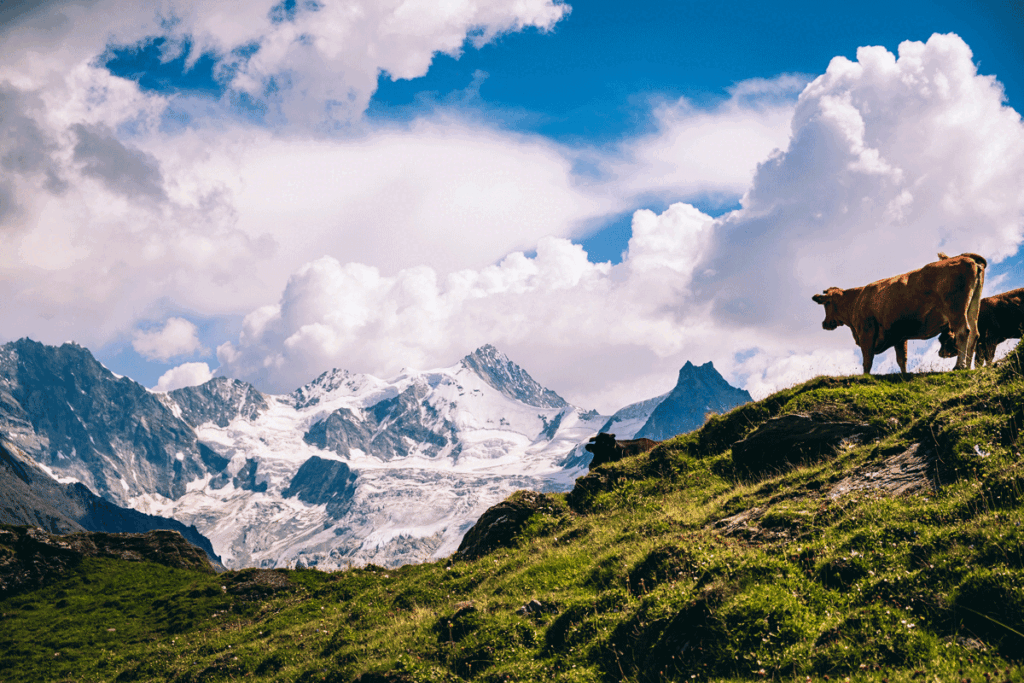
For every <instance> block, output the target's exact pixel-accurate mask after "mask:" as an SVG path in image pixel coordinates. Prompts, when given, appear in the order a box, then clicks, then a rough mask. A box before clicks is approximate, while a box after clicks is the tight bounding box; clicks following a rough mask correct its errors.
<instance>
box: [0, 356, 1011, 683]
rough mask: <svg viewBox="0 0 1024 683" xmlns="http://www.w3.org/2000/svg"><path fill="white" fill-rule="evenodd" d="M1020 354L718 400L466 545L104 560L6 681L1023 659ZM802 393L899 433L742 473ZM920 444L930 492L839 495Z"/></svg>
mask: <svg viewBox="0 0 1024 683" xmlns="http://www.w3.org/2000/svg"><path fill="white" fill-rule="evenodd" d="M1020 355H1021V349H1020V347H1018V350H1017V351H1016V352H1015V355H1014V357H1013V358H1012V359H1011V360H1010V362H1008V363H1006V364H1003V365H1002V366H999V367H996V368H983V369H981V370H975V371H966V372H951V373H934V374H923V375H916V376H912V377H909V378H901V377H896V376H883V377H877V376H873V377H846V378H832V377H820V378H817V379H814V380H811V381H810V382H807V383H805V384H803V385H801V386H798V387H793V388H791V389H787V390H785V391H782V392H779V393H778V394H775V395H773V396H771V397H768V398H767V399H765V400H763V401H759V402H757V403H753V404H748V405H747V406H743V407H741V408H739V409H737V410H734V411H732V412H731V413H729V414H727V415H721V416H714V417H712V418H711V419H710V420H709V421H708V424H707V425H706V426H705V427H704V428H703V429H701V430H699V431H698V432H695V433H692V434H688V435H683V436H680V437H677V438H676V439H673V440H671V441H669V442H666V443H665V444H662V445H661V446H659V447H658V448H656V449H655V450H654V451H652V452H651V453H648V454H644V455H640V456H636V457H633V458H630V459H628V460H626V461H623V462H618V463H611V464H608V465H605V466H602V467H599V468H596V469H595V471H594V472H593V473H591V475H590V476H588V477H587V479H586V480H585V481H584V482H583V483H582V485H581V486H580V487H579V488H578V490H577V492H575V493H574V494H572V495H570V496H566V497H564V498H562V499H560V500H559V503H558V504H557V505H555V506H553V507H552V508H551V510H550V511H549V512H545V513H538V514H536V515H534V517H533V518H531V519H530V520H529V522H528V523H527V524H526V526H525V528H524V530H523V531H522V533H521V534H520V537H519V539H518V543H517V545H516V547H514V548H509V549H501V550H497V551H495V552H493V553H492V554H490V555H486V556H484V557H482V558H480V559H478V560H476V561H473V562H454V563H449V562H438V563H433V564H425V565H417V566H407V567H402V568H400V569H396V570H385V569H382V568H379V567H367V568H362V569H352V570H349V571H344V572H337V573H323V572H318V571H315V570H295V571H284V570H281V571H278V572H276V575H277V576H278V577H279V578H281V579H283V580H282V581H279V583H280V584H281V585H277V586H276V587H274V588H273V589H271V588H267V587H266V586H265V585H264V584H262V583H260V582H259V581H257V580H256V576H257V575H256V573H254V572H253V571H251V570H247V571H245V572H229V573H227V574H223V575H220V576H208V575H202V574H196V573H191V572H186V571H180V570H173V569H168V568H166V567H161V566H157V565H152V564H141V563H134V564H133V563H127V562H121V561H116V560H88V561H86V562H83V563H82V564H81V565H80V566H79V567H78V568H76V569H75V570H73V571H72V572H71V573H69V574H67V575H65V576H64V577H63V578H62V579H60V580H59V581H57V582H56V583H54V584H52V585H50V586H47V587H45V588H42V589H39V590H35V591H32V592H27V593H23V594H20V595H16V596H13V597H9V598H7V599H5V600H3V601H0V614H2V615H3V616H2V618H0V681H149V680H159V681H181V682H185V681H228V680H238V679H242V678H245V679H247V680H253V681H343V682H348V681H352V680H355V679H356V678H357V677H358V676H360V675H361V674H368V673H371V672H380V673H383V672H391V673H392V678H391V679H390V680H394V681H403V680H404V681H463V680H473V681H488V682H495V683H497V682H499V681H595V682H597V681H601V682H604V681H622V680H624V681H630V682H631V683H647V682H654V681H659V682H660V681H695V680H696V681H701V680H723V681H740V680H744V681H749V680H757V681H760V680H783V681H806V680H807V678H808V677H809V678H811V679H812V680H814V681H822V680H826V677H828V680H830V681H836V680H839V681H846V679H849V680H850V681H869V680H870V681H892V682H895V681H929V682H930V681H962V680H965V679H966V680H970V681H974V682H975V683H980V682H981V681H986V683H990V682H992V681H1000V682H1001V681H1006V680H1009V681H1024V675H1022V673H1021V670H1020V662H1021V658H1022V657H1024V504H1022V498H1024V462H1022V460H1021V455H1020V454H1021V449H1022V445H1024V443H1022V439H1024V437H1022V435H1021V427H1022V426H1024V412H1022V411H1024V379H1022V378H1021V375H1020V367H1021V362H1020ZM793 412H818V413H823V414H825V415H828V416H831V417H833V418H836V419H853V420H857V421H862V422H869V423H871V424H874V425H875V426H876V427H878V428H879V433H880V434H881V437H880V438H879V439H878V440H877V441H874V442H871V443H864V444H859V445H853V446H847V447H844V448H841V449H839V451H838V452H837V453H836V454H835V455H834V456H833V457H830V458H827V459H826V460H825V461H823V462H819V463H817V464H814V465H811V466H806V467H798V468H795V469H792V470H789V471H787V472H784V473H782V474H777V475H773V476H767V477H762V476H754V477H748V476H746V475H741V474H740V473H738V472H737V471H735V470H734V468H733V466H732V460H731V457H730V446H731V444H732V443H733V442H735V441H736V440H738V439H740V438H743V437H744V436H745V435H746V434H748V433H749V432H750V431H751V430H753V429H755V428H756V427H757V426H758V425H760V424H762V423H763V422H764V421H765V420H767V419H769V418H771V417H774V416H778V415H783V414H786V413H793ZM913 443H920V444H922V445H923V446H925V447H927V448H928V449H930V450H932V451H933V452H934V453H935V454H936V457H937V468H938V477H939V480H940V481H941V483H942V486H941V488H940V490H939V491H938V492H935V493H929V494H926V495H911V496H904V497H899V498H892V497H886V496H883V495H879V494H877V493H870V492H868V493H863V492H862V493H854V494H849V495H845V496H842V497H839V498H831V497H829V496H828V495H827V494H828V492H829V491H830V490H831V489H832V487H833V486H834V485H835V484H836V483H837V482H839V481H840V480H842V479H843V478H844V477H846V476H848V475H850V474H851V473H853V472H856V471H867V470H871V469H872V468H877V466H878V465H879V464H880V463H881V462H882V461H883V460H885V459H886V458H887V457H889V456H891V455H893V454H896V453H899V452H901V451H903V450H905V449H906V448H907V447H909V446H910V445H911V444H913ZM745 513H752V514H750V520H749V521H748V523H747V526H746V527H745V528H744V529H740V530H736V531H733V532H731V533H725V529H727V528H728V526H727V525H726V524H725V523H724V522H723V520H726V519H727V518H730V517H732V516H734V515H740V514H745ZM0 551H3V548H0ZM531 600H537V601H539V602H540V603H541V604H542V605H543V606H544V609H542V610H541V611H535V612H531V613H527V614H520V613H517V610H519V608H520V607H522V606H523V605H525V604H527V603H528V602H530V601H531ZM363 680H367V679H366V678H364V679H363ZM378 680H388V679H378Z"/></svg>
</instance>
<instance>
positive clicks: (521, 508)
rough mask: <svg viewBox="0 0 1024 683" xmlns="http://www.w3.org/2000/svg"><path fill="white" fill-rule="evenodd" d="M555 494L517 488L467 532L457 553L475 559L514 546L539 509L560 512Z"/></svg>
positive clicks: (461, 558) (464, 557)
mask: <svg viewBox="0 0 1024 683" xmlns="http://www.w3.org/2000/svg"><path fill="white" fill-rule="evenodd" d="M554 500H555V499H554V497H553V496H550V495H548V494H545V493H537V492H535V491H516V492H515V493H513V494H512V495H511V496H509V498H507V499H506V500H503V501H502V502H500V503H498V504H497V505H495V506H494V507H492V508H489V509H488V510H487V511H486V512H484V514H483V515H481V516H480V519H479V520H478V521H477V523H476V524H475V525H473V527H472V528H471V529H470V530H469V531H467V532H466V535H465V536H464V537H463V539H462V543H461V544H459V549H458V550H457V551H456V553H455V558H456V559H460V560H474V559H476V558H478V557H482V556H484V555H486V554H487V553H490V552H492V551H494V550H497V549H498V548H511V547H513V546H515V544H516V536H517V535H518V534H519V532H520V531H522V529H523V527H524V526H525V525H526V522H527V521H528V520H529V519H530V517H532V516H533V515H534V514H535V513H537V512H547V513H549V514H557V511H556V507H555V502H554Z"/></svg>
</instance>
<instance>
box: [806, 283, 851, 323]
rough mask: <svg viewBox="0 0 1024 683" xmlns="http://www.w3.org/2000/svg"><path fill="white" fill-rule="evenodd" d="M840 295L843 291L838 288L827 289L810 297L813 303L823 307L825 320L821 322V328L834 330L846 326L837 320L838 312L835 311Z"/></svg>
mask: <svg viewBox="0 0 1024 683" xmlns="http://www.w3.org/2000/svg"><path fill="white" fill-rule="evenodd" d="M842 294H843V290H841V289H839V288H838V287H829V288H828V289H826V290H825V291H824V292H823V293H821V294H815V295H814V296H812V297H811V300H812V301H813V302H814V303H816V304H821V305H822V306H824V307H825V319H824V320H823V321H822V322H821V326H822V327H823V328H825V329H826V330H834V329H836V328H837V327H839V326H840V325H845V324H846V323H845V322H843V321H842V320H840V319H839V318H838V311H837V310H836V305H837V304H838V302H839V297H840V296H842Z"/></svg>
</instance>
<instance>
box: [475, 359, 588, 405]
mask: <svg viewBox="0 0 1024 683" xmlns="http://www.w3.org/2000/svg"><path fill="white" fill-rule="evenodd" d="M462 365H463V367H465V368H467V369H469V370H472V371H473V372H475V373H476V374H478V375H480V377H482V378H483V379H484V381H485V382H487V383H488V384H490V385H491V386H492V387H494V388H495V389H497V390H498V391H500V392H501V393H502V394H504V395H505V396H508V397H509V398H512V399H515V400H517V401H521V402H522V403H525V404H526V405H529V406H534V407H536V408H565V407H567V406H568V405H569V404H568V403H566V402H565V399H563V398H562V397H561V396H559V395H558V394H556V393H555V392H553V391H551V390H550V389H545V388H544V387H542V386H541V385H540V384H538V383H537V381H536V380H535V379H533V378H532V377H530V375H529V373H527V372H526V370H523V369H522V368H521V367H519V366H518V365H516V364H515V363H513V362H512V361H510V360H509V359H508V356H506V355H505V354H503V353H502V352H501V351H499V350H498V349H496V348H494V347H493V346H491V345H490V344H485V345H484V346H481V347H480V348H479V349H477V350H476V351H474V352H473V353H471V354H469V355H468V356H466V357H465V358H463V359H462Z"/></svg>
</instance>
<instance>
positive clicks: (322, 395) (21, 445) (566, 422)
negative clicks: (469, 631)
mask: <svg viewBox="0 0 1024 683" xmlns="http://www.w3.org/2000/svg"><path fill="white" fill-rule="evenodd" d="M688 366H689V364H688ZM684 370H685V368H684ZM712 372H713V369H712ZM715 375H717V373H715ZM680 377H681V378H682V377H683V375H682V373H681V374H680ZM719 377H720V376H719ZM722 382H724V380H722ZM677 389H678V387H677ZM674 391H675V390H674ZM672 395H673V394H672V393H670V394H666V395H665V396H661V397H657V398H655V399H650V400H648V401H643V402H641V403H638V404H634V405H632V406H628V407H627V408H624V409H623V410H620V411H619V412H618V413H616V414H615V415H613V416H610V417H609V416H607V415H599V414H597V413H596V412H595V411H584V410H582V409H580V408H577V407H575V406H572V405H570V404H569V403H567V402H566V401H565V400H564V399H562V398H561V397H560V396H558V395H557V394H556V393H555V392H553V391H551V390H549V389H545V388H544V387H543V386H541V385H540V384H539V383H537V382H536V381H535V380H534V379H533V378H531V377H530V375H529V374H528V373H527V372H526V371H525V370H523V369H522V368H520V367H519V366H518V365H516V364H515V363H513V362H512V361H511V360H509V359H508V358H507V357H506V356H505V355H504V354H502V353H501V352H500V351H498V350H497V349H495V348H494V347H492V346H489V345H488V346H484V347H481V348H480V349H477V350H476V351H474V352H473V353H471V354H469V355H468V356H466V357H465V358H463V359H462V360H461V361H459V362H458V363H457V364H456V365H454V366H452V367H448V368H441V369H436V370H430V371H422V372H420V371H407V372H403V373H402V374H401V375H399V376H398V377H395V378H393V379H390V380H382V379H378V378H375V377H371V376H369V375H360V374H353V373H350V372H348V371H345V370H340V369H335V370H331V371H329V372H325V373H324V374H322V375H321V376H320V377H317V378H316V379H315V380H313V381H312V382H310V383H309V384H307V385H305V386H303V387H301V388H299V389H297V390H296V391H294V392H292V393H291V394H288V395H279V396H275V395H266V394H262V393H261V392H259V391H258V390H256V389H255V388H254V387H252V386H251V385H249V384H247V383H245V382H241V381H239V380H234V379H229V378H215V379H213V380H211V381H209V382H207V383H206V384H203V385H201V386H198V387H188V388H184V389H178V390H175V391H172V392H169V393H167V394H159V393H154V392H151V391H149V390H147V389H145V388H143V387H141V386H140V385H138V384H136V383H135V382H133V381H132V380H130V379H127V378H123V377H118V376H116V375H114V374H112V373H111V372H109V371H108V370H107V369H106V368H104V367H103V366H102V365H100V364H99V363H98V362H97V361H96V360H95V359H94V358H93V357H92V355H91V354H90V353H89V352H88V351H87V350H86V349H83V348H81V347H79V346H76V345H74V344H65V345H63V346H61V347H58V348H55V347H47V346H44V345H42V344H38V343H36V342H33V341H31V340H27V339H22V340H19V341H17V342H12V343H10V344H6V345H4V346H3V347H0V432H2V433H4V434H6V436H7V438H8V439H9V440H10V442H11V443H13V444H15V445H16V446H17V447H18V449H19V450H20V452H21V453H22V454H23V455H25V456H27V457H29V458H31V459H32V460H33V461H34V462H35V463H36V464H38V465H39V466H40V467H41V468H43V469H45V470H46V471H47V472H48V473H49V474H50V475H51V476H53V477H54V478H55V479H57V480H58V481H60V482H65V483H66V482H76V481H77V482H81V483H82V484H84V485H86V486H87V487H88V488H89V489H90V490H92V491H94V492H96V493H98V494H99V495H101V496H103V497H104V498H107V499H108V500H111V501H112V502H115V503H117V504H119V505H122V506H125V507H130V508H133V509H135V510H139V511H141V512H145V513H147V514H151V515H160V516H163V517H170V518H173V519H176V520H178V521H180V522H183V523H184V524H186V525H194V526H195V527H196V528H197V529H198V530H199V531H200V532H201V533H202V534H203V535H205V536H206V537H207V538H209V539H210V541H211V542H212V544H213V548H214V549H215V550H216V552H217V554H219V555H220V556H221V558H222V560H223V562H224V564H225V565H226V566H228V567H232V568H238V567H246V566H262V567H278V566H295V565H299V564H303V565H315V566H319V567H322V568H336V567H344V566H348V565H358V564H365V563H370V562H372V563H375V564H382V565H386V566H394V565H399V564H405V563H409V562H420V561H425V560H430V559H432V558H441V557H445V556H447V555H450V554H451V553H452V552H454V551H455V550H456V548H457V547H458V544H459V542H460V541H461V539H462V536H463V535H464V534H465V532H466V531H467V530H468V529H469V527H471V526H472V525H473V524H474V523H475V522H476V520H477V519H478V518H479V516H480V515H481V514H482V513H483V512H484V511H485V510H486V509H487V508H488V507H490V506H492V505H494V504H496V503H497V502H499V501H501V500H503V499H504V498H505V497H507V496H508V495H509V494H510V493H512V492H513V491H515V490H517V489H532V490H536V491H564V490H568V489H570V488H571V487H572V485H573V483H574V481H575V479H576V478H577V477H578V476H580V475H582V474H583V473H585V471H586V467H587V465H588V464H589V461H590V454H589V453H586V452H585V451H584V450H583V448H582V444H585V443H586V442H587V440H588V439H589V438H590V437H591V436H593V435H594V434H596V433H597V432H598V431H599V430H602V429H603V430H605V431H609V430H613V431H615V432H616V433H617V435H618V436H619V438H629V437H631V436H633V435H634V434H633V433H631V432H635V431H636V430H639V429H641V428H645V426H646V425H648V424H649V422H650V421H651V419H652V416H654V415H655V413H656V412H657V411H658V410H659V408H660V406H662V405H663V404H664V403H665V402H666V401H667V400H668V399H669V398H671V396H672Z"/></svg>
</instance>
